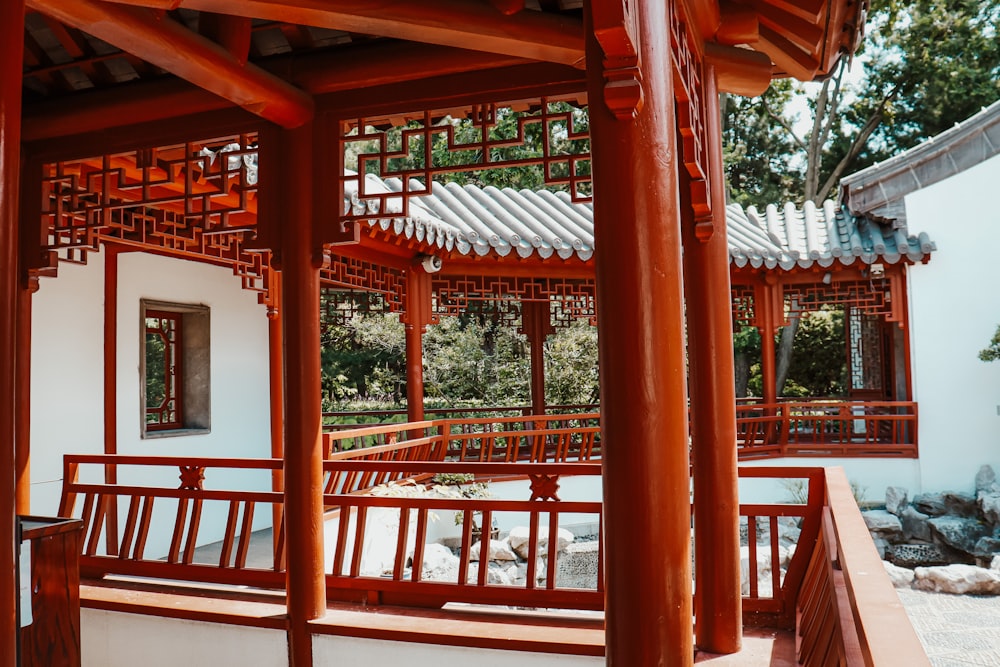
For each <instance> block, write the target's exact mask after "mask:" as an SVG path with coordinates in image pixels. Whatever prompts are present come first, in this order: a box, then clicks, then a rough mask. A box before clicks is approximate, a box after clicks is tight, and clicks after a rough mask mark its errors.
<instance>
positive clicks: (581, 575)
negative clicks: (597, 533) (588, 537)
mask: <svg viewBox="0 0 1000 667" xmlns="http://www.w3.org/2000/svg"><path fill="white" fill-rule="evenodd" d="M599 547H600V543H599V542H597V541H596V540H594V541H590V542H575V543H573V544H570V545H569V546H567V547H566V551H564V552H562V553H560V554H559V557H558V558H557V559H556V586H559V587H560V588H563V587H566V588H585V589H589V590H595V589H596V588H597V558H598V553H599Z"/></svg>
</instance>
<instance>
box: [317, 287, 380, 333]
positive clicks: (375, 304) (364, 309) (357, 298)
mask: <svg viewBox="0 0 1000 667" xmlns="http://www.w3.org/2000/svg"><path fill="white" fill-rule="evenodd" d="M397 305H398V304H397ZM392 306H393V304H392V303H390V302H389V301H388V300H387V299H385V297H383V296H382V295H381V294H379V293H377V292H368V291H362V290H345V289H335V288H332V287H323V288H322V289H321V290H320V311H319V319H320V327H321V328H322V329H324V330H326V329H328V328H329V327H332V326H343V325H345V324H346V323H348V322H350V321H351V320H352V319H354V318H355V317H356V316H359V315H362V316H363V315H373V314H376V313H391V312H395V311H394V310H393V308H392ZM397 310H398V308H397Z"/></svg>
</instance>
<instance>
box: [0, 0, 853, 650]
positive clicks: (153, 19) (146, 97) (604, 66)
mask: <svg viewBox="0 0 1000 667" xmlns="http://www.w3.org/2000/svg"><path fill="white" fill-rule="evenodd" d="M864 9H865V5H864V3H863V2H857V1H856V0H817V1H815V2H811V3H806V4H801V3H798V4H794V5H791V4H789V3H786V2H781V1H780V0H763V1H762V2H759V3H738V2H732V3H729V2H722V3H717V2H715V1H714V0H713V1H708V2H685V1H683V0H676V1H674V2H667V1H666V0H656V1H650V2H642V3H629V2H624V1H617V2H616V1H610V0H607V1H601V0H595V1H594V2H591V3H584V5H583V6H582V7H581V6H580V4H579V3H573V2H554V1H549V0H540V1H539V2H523V1H521V2H518V1H517V0H514V1H508V0H492V1H472V0H468V1H465V2H462V1H459V0H433V1H431V2H422V3H403V2H396V1H392V2H387V3H386V2H383V3H375V4H372V5H367V4H365V3H353V2H339V1H334V2H327V3H321V4H317V3H309V2H302V1H299V0H282V1H280V2H270V3H265V2H233V1H231V0H114V1H109V0H59V1H56V0H29V1H28V2H26V3H25V2H22V1H21V0H15V1H13V2H5V3H3V5H2V8H0V31H2V33H3V35H2V38H0V50H2V55H3V58H2V59H0V62H2V63H4V65H3V67H4V68H5V70H6V75H5V76H3V77H0V252H2V253H3V257H2V259H0V271H2V273H0V383H2V384H0V443H2V444H0V471H3V474H4V475H5V477H6V483H5V484H3V485H0V487H2V488H3V489H4V491H3V494H2V496H0V532H2V533H3V534H4V535H5V538H4V539H5V546H4V547H3V549H2V550H0V572H2V573H4V575H3V576H2V577H0V636H2V637H3V638H4V640H3V641H0V665H2V666H3V667H7V666H8V665H14V664H15V658H14V647H15V642H14V641H12V640H11V638H12V637H14V636H15V633H16V618H15V615H16V614H15V592H16V582H15V580H14V577H13V575H12V574H11V573H12V572H13V571H14V557H15V549H14V544H15V526H16V515H17V514H18V513H27V512H28V511H29V509H30V508H29V507H28V496H27V487H28V479H29V478H28V475H29V462H30V446H29V435H30V423H29V419H28V415H29V412H28V409H27V397H28V391H29V390H28V382H29V380H30V355H29V353H28V351H29V350H30V343H31V339H32V332H31V317H30V313H31V300H32V292H33V290H35V289H37V288H38V284H39V281H38V279H39V278H40V277H44V276H53V275H55V274H56V272H57V270H58V266H59V262H61V261H62V262H65V261H85V257H86V254H87V253H88V252H89V251H93V250H95V249H98V248H104V249H105V250H108V251H110V252H109V258H110V257H112V256H117V255H118V254H120V253H123V252H129V251H132V250H135V249H142V250H145V251H149V252H155V253H161V254H165V255H168V256H180V257H188V258H197V259H199V260H202V261H207V262H210V263H216V264H221V265H225V266H231V267H232V268H233V269H234V271H235V272H236V273H237V274H238V275H240V276H241V277H243V278H244V280H245V283H246V285H247V286H248V287H251V288H253V289H257V290H259V291H260V292H261V294H262V300H264V302H265V303H267V304H268V305H269V308H270V314H271V316H272V322H273V323H274V324H273V327H272V335H271V338H270V341H271V351H272V361H273V366H272V369H274V371H275V374H276V375H282V374H283V376H284V382H283V383H281V382H277V383H275V385H274V387H273V390H272V395H271V398H272V425H273V426H272V428H273V429H274V435H273V438H274V442H275V444H276V452H275V453H279V452H278V451H277V450H278V449H279V448H278V446H277V445H280V454H281V456H282V457H283V460H284V466H283V469H282V471H281V474H282V475H283V480H284V485H283V488H284V510H285V538H286V549H287V554H288V564H287V581H286V592H287V614H288V627H289V647H290V648H289V654H290V662H291V664H295V665H297V666H304V665H311V664H312V654H311V650H312V649H311V644H310V637H309V634H308V629H307V624H308V623H309V622H310V621H311V620H314V619H316V618H319V617H321V616H323V614H324V613H325V612H326V608H327V600H326V589H325V586H324V570H323V565H324V564H323V554H322V542H321V541H320V538H319V537H318V533H317V527H318V526H320V525H321V524H322V520H323V509H324V508H323V500H322V471H323V467H322V466H323V452H322V448H321V415H320V393H319V392H320V378H319V373H320V356H319V326H320V313H319V303H320V298H319V296H320V289H321V285H322V284H324V283H326V284H328V285H335V286H341V287H354V286H361V285H364V286H365V287H367V288H369V289H370V288H371V287H372V286H373V285H374V284H375V283H376V282H377V281H387V282H392V281H395V282H399V283H405V293H406V294H407V295H408V301H407V303H406V304H405V308H401V310H402V311H403V312H404V315H403V317H404V322H405V323H406V325H407V331H408V343H407V345H408V348H409V349H410V351H411V355H410V360H411V361H410V363H411V365H413V364H416V363H418V361H417V360H418V359H419V355H418V354H416V353H415V351H416V350H417V349H419V341H420V332H421V330H422V328H423V327H425V326H426V325H427V324H428V323H430V322H432V321H433V320H434V318H435V317H437V316H439V315H440V313H437V312H435V311H434V310H433V308H432V307H431V304H432V301H431V300H430V299H429V298H427V295H428V294H429V293H430V292H431V290H432V289H434V288H433V287H432V284H433V282H434V280H435V279H434V278H433V276H434V275H439V276H440V277H439V278H437V280H438V282H439V285H438V287H437V288H436V291H437V295H438V297H437V303H438V304H445V303H449V302H455V303H459V304H460V303H461V302H462V301H463V299H464V300H465V301H466V302H467V301H468V299H469V297H470V295H479V296H480V297H483V296H486V295H488V296H489V297H490V298H493V297H495V296H496V294H497V293H498V290H499V291H502V292H504V293H506V294H516V295H517V296H518V298H519V299H520V300H522V301H525V302H526V303H532V302H534V303H547V302H549V301H550V300H552V299H556V300H557V301H559V303H561V304H562V307H563V309H564V310H565V311H566V312H571V313H573V314H575V315H585V316H588V315H590V314H594V313H596V318H597V322H598V326H599V328H600V332H601V337H600V357H601V369H602V376H601V393H602V401H601V403H602V425H601V428H602V440H603V442H604V443H605V445H604V446H605V450H604V455H603V462H602V466H603V486H604V509H603V511H604V522H605V528H604V530H605V536H606V543H607V544H608V549H607V550H606V552H605V563H604V572H605V573H606V577H605V592H606V598H605V605H604V606H605V611H606V619H607V620H606V633H607V640H606V645H607V649H606V650H607V659H608V663H609V664H614V665H627V666H631V665H649V664H676V665H685V664H691V662H692V660H693V655H694V647H695V644H697V646H699V647H700V648H702V649H704V650H708V651H712V652H717V653H730V652H735V651H737V650H738V649H739V647H740V641H741V613H740V573H739V536H738V518H737V511H738V503H737V500H736V478H737V470H736V448H735V428H736V419H735V412H734V409H733V406H734V402H735V400H734V399H735V397H734V391H733V383H732V377H733V368H732V355H731V350H732V337H731V336H732V334H731V332H732V324H731V323H732V315H731V313H732V303H733V300H732V297H731V291H730V287H731V285H730V272H729V252H728V249H727V240H726V225H725V216H726V208H725V206H724V188H723V184H722V180H721V174H722V170H721V159H722V158H721V156H722V149H721V135H720V131H719V113H718V94H719V93H720V92H731V93H737V94H757V93H760V92H762V91H763V90H764V89H765V88H766V86H767V85H768V83H769V82H770V80H771V79H772V77H776V76H794V77H796V78H799V79H802V80H810V79H814V78H817V77H822V76H824V75H827V74H829V73H830V72H831V71H832V69H833V68H834V67H835V66H836V64H837V62H838V60H839V59H840V58H841V57H845V56H849V55H850V54H851V53H852V52H853V51H854V49H855V47H856V45H857V40H858V38H859V36H860V31H861V23H862V20H863V16H864ZM557 103H559V104H557ZM583 103H587V107H588V111H589V127H588V128H587V131H586V132H584V131H582V130H581V129H580V128H578V127H576V126H575V125H574V122H575V120H574V115H573V112H572V110H571V109H572V108H573V107H574V105H580V104H583ZM561 104H568V105H569V107H568V109H570V110H567V107H566V106H560V105H561ZM507 114H522V116H519V118H522V117H523V118H524V119H525V120H520V121H519V122H518V123H517V124H516V127H517V130H516V131H515V133H514V135H505V134H503V133H501V132H499V131H495V126H496V125H497V124H498V122H499V120H500V119H501V118H503V117H505V115H507ZM446 116H451V117H468V118H470V119H472V120H473V124H474V125H478V127H479V128H480V130H479V134H478V135H477V138H475V139H473V140H471V141H466V140H462V139H460V138H459V139H456V138H455V137H454V136H453V134H452V133H451V131H450V130H449V129H448V127H450V126H446V127H442V125H441V121H442V119H443V118H445V117H446ZM528 125H535V126H540V127H542V128H543V133H544V134H545V135H546V136H549V137H550V139H553V138H554V139H559V140H561V141H567V140H568V141H569V143H573V144H576V148H574V149H573V150H572V151H570V150H566V151H558V152H557V151H552V150H550V144H551V143H552V142H551V141H543V142H542V143H543V146H545V148H544V150H543V152H542V154H540V155H535V156H531V157H529V158H524V157H518V156H516V155H513V154H511V155H506V154H505V151H506V150H507V149H508V148H509V147H510V146H512V145H514V144H516V143H517V142H518V140H520V139H522V138H523V132H524V127H525V126H528ZM400 126H403V127H404V129H403V130H402V132H401V133H400V134H399V137H400V141H401V143H399V144H397V145H392V142H391V141H387V140H386V139H385V137H386V132H385V131H384V130H385V129H386V128H392V127H400ZM442 132H443V133H444V136H445V137H446V140H447V141H448V142H449V148H450V149H452V151H453V152H454V153H455V154H456V155H458V156H459V157H458V158H457V159H456V163H453V164H448V165H435V164H432V163H431V161H430V157H429V155H428V150H427V149H428V148H429V145H430V142H431V141H433V140H434V139H435V137H436V136H438V135H440V134H441V133H442ZM359 144H360V146H359V147H356V149H355V150H354V151H353V154H354V155H357V156H358V157H357V160H358V167H357V170H356V171H355V173H353V174H352V173H351V172H350V169H349V167H350V165H348V164H347V158H346V157H345V156H346V155H350V154H352V151H351V150H348V149H349V148H350V146H352V145H355V146H358V145H359ZM254 161H255V162H256V164H257V168H256V169H255V170H251V169H249V168H248V163H250V162H254ZM526 162H531V163H534V164H540V165H542V166H543V168H544V170H545V173H546V176H547V178H548V179H549V180H550V181H553V182H561V183H564V184H566V185H567V187H568V190H569V192H570V193H572V195H571V196H573V197H577V196H582V193H584V192H586V191H587V189H588V186H587V184H588V183H592V188H593V192H594V195H595V198H594V220H595V237H596V245H597V246H599V248H600V251H599V252H597V253H596V254H595V257H594V263H595V271H596V278H595V280H594V283H593V285H594V287H593V294H592V295H591V294H588V293H587V290H586V289H584V288H583V287H582V285H583V283H584V282H585V281H584V280H583V279H584V278H585V277H587V276H586V273H587V272H586V271H585V270H584V268H583V266H582V264H583V261H582V260H581V259H580V258H579V256H576V255H568V256H567V257H566V258H565V259H560V260H559V261H558V262H552V261H549V262H538V261H534V262H533V261H530V260H529V259H528V258H526V260H525V261H522V262H510V263H501V262H500V261H498V260H496V259H495V258H493V257H486V256H484V257H482V258H479V259H468V260H466V261H464V262H458V261H456V262H450V264H451V266H450V267H449V266H448V264H449V263H446V264H445V266H444V267H442V270H441V273H440V274H429V273H427V271H426V269H425V268H424V267H427V266H429V267H430V268H431V269H432V270H433V269H434V268H435V266H434V263H433V261H431V263H430V264H429V265H428V264H427V263H426V260H427V259H428V258H427V257H426V255H434V254H436V253H435V248H436V247H437V246H436V245H435V244H434V243H433V242H432V241H430V240H428V237H427V236H424V238H423V239H420V238H416V237H414V238H416V240H415V241H413V240H410V241H401V240H400V239H401V237H400V236H398V235H396V236H394V238H393V240H392V241H391V242H387V240H388V239H387V237H386V238H379V233H378V232H377V231H376V227H369V231H372V232H374V233H367V232H366V233H362V231H363V229H362V224H363V223H362V221H368V220H373V219H377V220H392V219H395V218H399V217H402V218H407V217H410V213H411V209H412V208H413V207H414V206H416V205H415V204H414V203H413V201H414V200H415V199H416V198H419V197H421V196H423V195H429V194H431V192H432V187H433V193H434V194H439V193H438V190H439V188H438V187H436V186H432V182H433V176H434V174H435V173H442V172H448V171H463V170H470V169H480V168H485V167H497V166H503V165H505V164H506V165H508V166H517V165H523V164H525V163H526ZM370 171H374V172H378V174H379V175H380V176H382V177H390V176H393V175H395V176H398V177H399V179H400V180H399V183H400V189H399V191H398V192H391V193H382V192H378V191H376V190H372V189H370V188H368V187H367V185H366V183H367V179H366V178H363V177H361V176H359V175H358V173H361V174H366V173H369V172H370ZM251 174H252V175H251ZM352 193H353V196H356V199H357V202H358V205H359V207H361V209H362V210H354V208H353V207H350V206H348V207H346V208H345V207H344V206H343V202H344V200H345V198H347V199H349V200H351V198H352ZM373 202H374V203H373ZM396 206H398V207H400V209H399V210H394V209H393V207H396ZM470 238H471V236H470V235H468V234H466V235H465V240H466V241H468V240H469V239H470ZM682 248H683V253H682ZM114 266H115V264H114V262H113V261H110V262H109V263H108V264H107V265H106V270H108V271H111V272H113V271H114ZM550 267H551V268H550ZM497 283H502V284H503V285H502V287H499V288H498V287H497V286H496V284H497ZM108 284H111V283H110V282H109V283H108ZM449 289H450V290H451V293H450V295H449V294H447V292H448V290H449ZM384 291H385V293H386V294H389V293H399V290H395V289H391V290H390V289H389V288H385V290H384ZM414 295H423V298H420V299H414V298H413V297H414ZM449 300H450V301H449ZM595 303H596V306H595ZM685 303H686V304H687V306H686V307H685ZM522 314H523V316H524V326H525V328H526V329H527V330H528V332H529V336H531V337H533V338H532V340H534V341H537V340H539V339H540V337H541V336H543V335H544V333H545V331H546V329H547V327H548V326H549V325H550V321H549V322H547V321H546V318H545V317H544V315H545V313H544V309H541V308H535V307H534V306H532V307H527V308H525V309H524V311H523V313H522ZM685 322H686V329H687V340H690V341H691V344H690V345H686V342H685V340H686V338H685ZM115 345H116V341H115V339H114V338H113V337H112V336H108V337H106V338H105V349H106V351H107V350H111V351H113V350H114V349H115ZM686 355H687V363H688V368H689V372H690V378H688V376H687V373H686V372H685V358H686ZM281 369H283V371H282V370H281ZM416 376H417V372H416V369H415V368H414V369H413V371H412V373H411V377H413V378H416ZM106 377H107V378H108V380H107V381H108V382H113V374H111V373H108V374H107V376H106ZM279 385H280V386H279ZM689 389H690V406H691V412H692V422H691V431H690V437H691V443H692V446H691V457H690V459H689V454H688V451H689V448H688V436H689V434H688V426H687V424H688V420H687V413H688V399H689ZM409 391H410V392H413V393H414V395H419V394H416V392H419V391H420V388H419V386H418V383H416V382H414V383H413V384H412V386H411V387H410V389H409ZM109 395H113V393H109ZM418 405H419V401H411V406H412V407H411V410H412V411H413V413H412V414H411V415H410V416H411V417H412V418H413V419H419V417H420V414H419V412H418V411H419V407H418ZM113 414H114V406H107V411H106V414H105V424H106V431H105V448H106V451H108V452H109V453H113V452H114V446H115V432H114V419H113ZM276 414H280V415H281V416H282V419H274V417H275V415H276ZM282 422H283V423H284V430H283V433H281V432H279V430H280V429H279V427H278V425H279V424H281V423H282ZM692 469H693V476H694V505H695V507H697V508H699V509H698V511H697V512H696V513H695V514H694V531H695V540H696V543H697V544H701V545H706V546H708V547H710V548H705V549H698V550H697V553H696V556H697V558H698V559H699V565H698V567H697V577H698V579H697V582H696V586H697V589H698V596H697V598H695V597H694V596H693V595H692V569H691V539H690V526H691V523H692V515H691V505H690V498H689V483H690V479H691V474H692ZM626 536H627V537H628V538H629V539H628V540H626V539H624V538H625V537H626ZM636 554H642V556H641V560H640V561H639V562H635V560H634V559H635V556H636ZM708 558H711V561H709V560H707V559H708ZM709 563H711V564H709ZM692 616H694V617H695V618H696V619H697V623H696V628H695V633H694V635H693V634H692V632H691V619H692Z"/></svg>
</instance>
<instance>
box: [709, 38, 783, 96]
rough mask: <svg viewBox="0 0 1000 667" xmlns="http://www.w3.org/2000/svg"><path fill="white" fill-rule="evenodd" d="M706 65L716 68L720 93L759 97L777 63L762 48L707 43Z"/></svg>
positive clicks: (768, 83) (769, 82)
mask: <svg viewBox="0 0 1000 667" xmlns="http://www.w3.org/2000/svg"><path fill="white" fill-rule="evenodd" d="M705 64H706V65H709V66H711V67H712V68H714V70H715V72H716V81H717V85H718V89H719V92H722V93H733V94H735V95H746V96H747V97H756V96H757V95H762V94H763V93H764V91H765V90H767V87H768V86H770V85H771V77H772V75H773V73H774V66H773V65H771V57H770V56H768V55H767V54H766V53H761V52H760V51H751V50H750V49H739V48H736V47H735V46H723V45H721V44H715V43H713V42H706V43H705Z"/></svg>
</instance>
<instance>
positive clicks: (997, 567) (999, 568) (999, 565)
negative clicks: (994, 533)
mask: <svg viewBox="0 0 1000 667" xmlns="http://www.w3.org/2000/svg"><path fill="white" fill-rule="evenodd" d="M990 569H991V570H994V571H996V572H1000V555H997V556H994V557H993V560H992V561H990Z"/></svg>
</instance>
